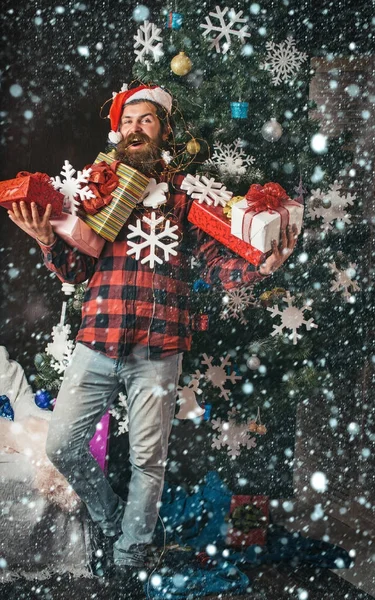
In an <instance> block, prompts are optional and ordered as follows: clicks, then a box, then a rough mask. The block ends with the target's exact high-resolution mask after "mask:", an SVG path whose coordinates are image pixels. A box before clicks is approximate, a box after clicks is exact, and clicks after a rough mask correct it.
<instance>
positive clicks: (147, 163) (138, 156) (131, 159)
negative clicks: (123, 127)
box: [115, 133, 163, 174]
mask: <svg viewBox="0 0 375 600" xmlns="http://www.w3.org/2000/svg"><path fill="white" fill-rule="evenodd" d="M137 141H139V142H143V143H144V146H143V147H142V148H140V149H139V150H130V148H129V147H130V146H131V144H133V143H134V142H137ZM162 144H163V138H162V136H161V134H159V136H158V138H157V139H156V140H152V139H151V138H150V137H149V136H148V135H146V134H145V133H130V134H129V135H127V136H126V138H125V139H124V140H122V141H121V142H120V143H119V144H117V146H116V154H115V160H120V161H121V162H122V163H124V164H126V165H129V167H133V169H137V171H141V173H145V174H149V173H152V172H153V170H154V169H155V165H156V163H157V162H158V161H160V159H161V152H162Z"/></svg>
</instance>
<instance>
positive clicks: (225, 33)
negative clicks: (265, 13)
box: [200, 6, 250, 54]
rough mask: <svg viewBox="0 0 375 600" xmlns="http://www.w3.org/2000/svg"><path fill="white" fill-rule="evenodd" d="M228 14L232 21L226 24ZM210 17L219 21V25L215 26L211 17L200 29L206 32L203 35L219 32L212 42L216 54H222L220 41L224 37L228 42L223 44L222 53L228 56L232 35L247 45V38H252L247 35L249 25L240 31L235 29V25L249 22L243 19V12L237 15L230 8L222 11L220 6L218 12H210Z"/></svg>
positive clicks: (217, 7)
mask: <svg viewBox="0 0 375 600" xmlns="http://www.w3.org/2000/svg"><path fill="white" fill-rule="evenodd" d="M228 11H229V12H228ZM227 13H228V17H229V19H230V21H229V23H226V22H225V15H226V14H227ZM209 15H210V17H214V18H215V19H219V25H214V24H213V23H212V21H211V19H210V17H205V19H206V23H204V24H201V25H200V27H203V29H205V30H206V31H205V32H204V33H203V35H207V34H209V33H211V32H214V31H217V32H218V35H217V36H216V37H215V38H214V39H213V40H212V44H211V46H210V49H211V48H216V52H221V48H220V40H221V39H222V38H223V37H224V38H225V40H226V41H225V42H224V44H223V50H222V53H223V54H226V53H227V52H228V50H229V48H230V45H231V37H230V36H231V35H233V36H235V37H238V38H239V39H240V41H241V42H242V43H243V44H244V43H245V37H250V34H249V33H247V25H243V26H242V27H241V28H240V29H233V26H234V25H239V24H241V23H246V21H247V19H246V18H241V15H242V10H240V11H239V12H238V13H235V11H234V9H233V8H231V9H230V10H229V8H228V7H225V8H224V9H223V10H221V9H220V7H219V6H216V12H210V13H209Z"/></svg>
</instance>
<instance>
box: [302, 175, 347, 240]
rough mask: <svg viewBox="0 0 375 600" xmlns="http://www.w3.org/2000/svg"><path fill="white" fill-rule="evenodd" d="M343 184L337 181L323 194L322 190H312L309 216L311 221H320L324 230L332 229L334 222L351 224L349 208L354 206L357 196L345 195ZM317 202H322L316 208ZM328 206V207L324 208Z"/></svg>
mask: <svg viewBox="0 0 375 600" xmlns="http://www.w3.org/2000/svg"><path fill="white" fill-rule="evenodd" d="M342 188H343V183H342V182H341V181H335V182H334V183H332V184H331V185H330V186H329V190H328V191H327V192H323V191H321V190H320V189H317V190H312V191H311V197H310V198H309V209H308V215H309V217H310V218H311V219H320V218H322V219H323V221H322V223H321V227H322V229H325V230H329V229H332V223H333V221H341V222H342V223H347V224H350V223H351V216H350V215H349V213H348V211H347V207H348V206H352V205H353V204H354V200H355V199H356V195H355V194H345V192H343V191H342ZM316 201H320V202H321V206H314V203H316ZM324 203H326V204H327V207H325V206H324Z"/></svg>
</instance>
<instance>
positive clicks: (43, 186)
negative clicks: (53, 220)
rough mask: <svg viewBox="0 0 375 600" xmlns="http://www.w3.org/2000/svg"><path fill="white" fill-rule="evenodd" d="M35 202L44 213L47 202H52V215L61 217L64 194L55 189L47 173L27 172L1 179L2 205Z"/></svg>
mask: <svg viewBox="0 0 375 600" xmlns="http://www.w3.org/2000/svg"><path fill="white" fill-rule="evenodd" d="M22 200H23V201H24V202H27V204H31V202H35V203H36V205H37V208H38V212H39V214H41V215H42V214H44V210H45V208H46V206H47V204H52V214H51V217H59V216H60V215H61V212H62V208H63V201H64V195H63V194H62V193H61V192H59V191H58V190H55V188H54V187H53V185H52V184H51V183H50V177H49V175H46V174H45V173H27V174H26V172H25V175H24V176H20V177H16V178H15V179H8V180H7V181H0V206H3V207H4V208H6V209H12V203H13V202H21V201H22Z"/></svg>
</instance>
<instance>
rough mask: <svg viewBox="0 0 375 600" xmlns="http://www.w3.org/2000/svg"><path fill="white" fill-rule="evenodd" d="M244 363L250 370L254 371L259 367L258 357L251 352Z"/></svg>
mask: <svg viewBox="0 0 375 600" xmlns="http://www.w3.org/2000/svg"><path fill="white" fill-rule="evenodd" d="M246 364H247V366H248V367H249V369H251V370H252V371H256V370H257V369H259V367H260V359H259V357H258V356H256V354H253V355H252V356H250V358H248V359H247V362H246Z"/></svg>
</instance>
